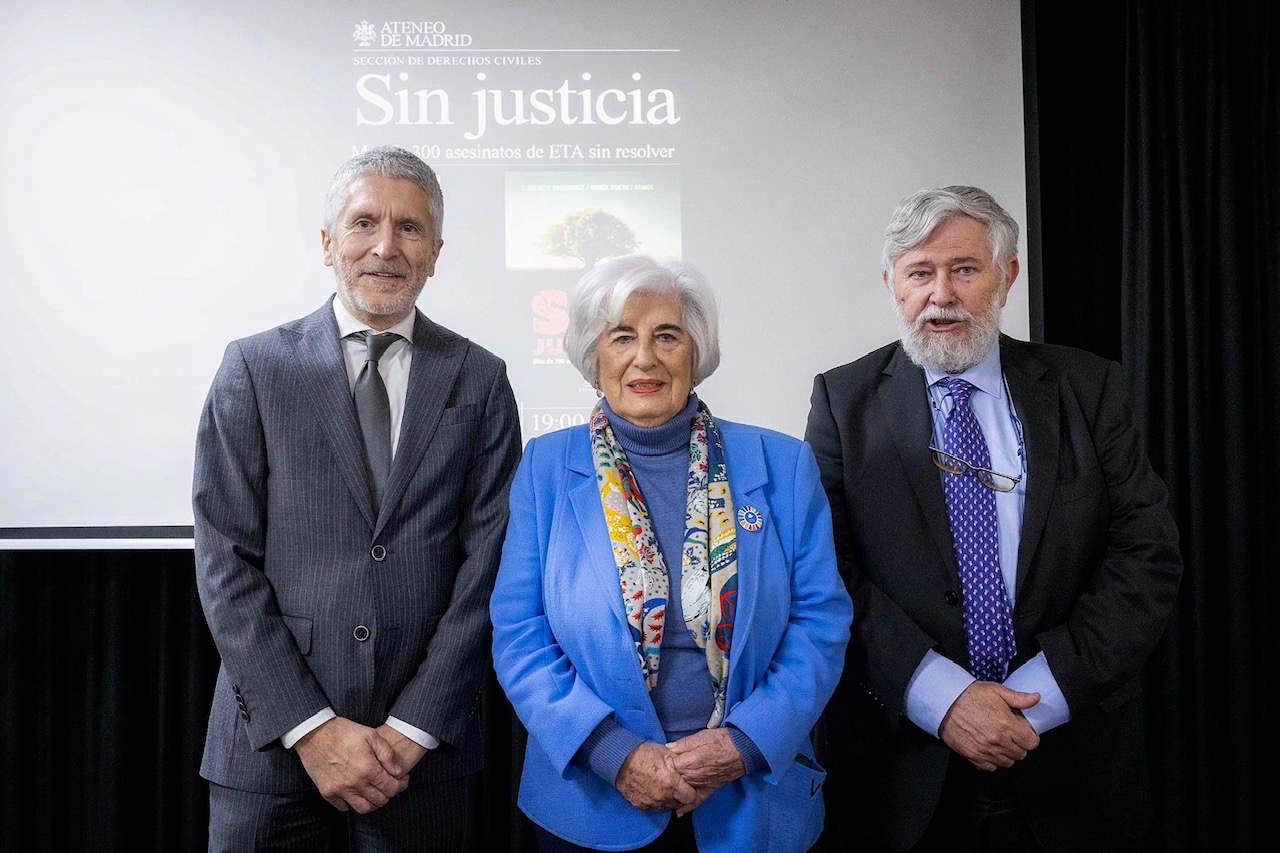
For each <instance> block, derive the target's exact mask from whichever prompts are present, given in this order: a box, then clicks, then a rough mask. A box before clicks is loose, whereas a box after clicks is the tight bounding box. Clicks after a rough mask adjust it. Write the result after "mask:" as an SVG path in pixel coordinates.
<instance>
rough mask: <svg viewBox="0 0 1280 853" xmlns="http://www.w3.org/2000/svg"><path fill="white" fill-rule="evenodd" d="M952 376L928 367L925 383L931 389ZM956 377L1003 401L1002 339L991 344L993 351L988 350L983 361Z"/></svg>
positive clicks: (997, 339)
mask: <svg viewBox="0 0 1280 853" xmlns="http://www.w3.org/2000/svg"><path fill="white" fill-rule="evenodd" d="M951 375H952V374H950V373H943V372H942V371H940V370H934V369H932V368H928V367H926V368H925V370H924V377H925V381H926V382H928V384H929V387H933V386H934V385H936V384H937V383H938V382H939V381H940V380H942V379H945V378H947V377H948V376H951ZM956 376H957V378H959V379H963V380H964V381H966V382H968V383H969V384H970V385H972V386H973V387H975V388H977V389H978V390H979V391H985V392H986V393H988V394H990V395H991V396H992V397H995V398H996V399H997V400H1000V399H1003V398H1004V374H1003V373H1002V372H1001V370H1000V339H999V338H998V337H997V338H996V340H995V342H994V343H992V344H991V349H989V350H987V354H986V355H984V356H983V357H982V360H981V361H979V362H978V363H977V364H975V365H974V366H973V367H970V368H969V369H968V370H966V371H965V372H964V373H960V374H956Z"/></svg>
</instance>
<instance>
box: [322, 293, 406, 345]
mask: <svg viewBox="0 0 1280 853" xmlns="http://www.w3.org/2000/svg"><path fill="white" fill-rule="evenodd" d="M417 315H418V311H417V309H414V310H413V311H410V312H409V316H408V317H405V318H404V319H403V320H401V321H400V322H399V323H396V324H395V325H394V326H392V327H391V328H390V329H384V330H383V331H387V332H395V333H396V334H397V335H399V336H400V337H402V338H404V339H405V340H406V341H408V342H409V343H413V324H414V322H415V321H416V320H417V318H418V317H417ZM333 316H334V317H335V318H336V319H337V321H338V337H339V338H345V337H347V335H352V334H355V333H356V332H364V331H369V332H374V331H376V330H375V329H373V328H371V327H370V326H368V325H366V324H365V323H362V322H360V321H359V320H357V319H356V318H355V317H353V316H351V312H350V311H348V310H347V306H345V305H343V304H342V300H341V299H339V298H337V297H336V296H335V297H334V298H333Z"/></svg>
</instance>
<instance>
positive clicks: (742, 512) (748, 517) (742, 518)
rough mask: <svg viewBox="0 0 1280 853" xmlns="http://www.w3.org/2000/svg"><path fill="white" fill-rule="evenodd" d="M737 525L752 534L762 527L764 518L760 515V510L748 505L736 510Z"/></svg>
mask: <svg viewBox="0 0 1280 853" xmlns="http://www.w3.org/2000/svg"><path fill="white" fill-rule="evenodd" d="M738 524H740V525H742V529H743V530H750V531H752V532H753V533H754V532H755V531H757V530H759V529H760V528H761V527H764V516H763V515H761V514H760V510H758V509H756V508H755V507H753V506H751V505H750V504H748V505H747V506H744V507H739V508H738Z"/></svg>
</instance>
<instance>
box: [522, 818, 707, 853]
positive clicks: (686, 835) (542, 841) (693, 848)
mask: <svg viewBox="0 0 1280 853" xmlns="http://www.w3.org/2000/svg"><path fill="white" fill-rule="evenodd" d="M533 831H534V834H535V835H537V837H538V853H591V848H589V847H580V846H578V845H577V844H574V843H573V842H572V841H565V840H564V839H563V838H561V837H560V836H558V835H555V834H553V833H550V832H547V831H546V830H545V829H543V828H542V827H540V826H538V825H537V824H534V825H533ZM634 849H635V850H637V851H640V853H698V842H697V840H696V839H695V838H694V837H693V817H692V816H690V815H685V816H684V817H681V818H678V817H676V816H675V815H672V816H671V823H669V824H667V828H666V829H664V830H663V831H662V834H661V835H659V836H658V837H657V838H655V839H654V840H653V841H650V842H649V843H648V844H646V845H645V846H643V847H636V848H634Z"/></svg>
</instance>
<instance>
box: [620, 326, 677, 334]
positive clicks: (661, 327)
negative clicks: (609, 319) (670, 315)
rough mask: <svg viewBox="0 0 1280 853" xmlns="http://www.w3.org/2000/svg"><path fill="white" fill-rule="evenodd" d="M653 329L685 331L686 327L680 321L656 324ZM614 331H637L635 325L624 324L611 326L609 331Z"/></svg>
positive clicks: (657, 330) (656, 330)
mask: <svg viewBox="0 0 1280 853" xmlns="http://www.w3.org/2000/svg"><path fill="white" fill-rule="evenodd" d="M653 330H654V331H655V332H672V331H674V332H683V331H684V327H683V326H681V325H679V324H678V323H661V324H659V325H657V326H654V328H653ZM613 332H635V327H634V326H623V325H617V326H611V327H610V328H609V333H610V334H612V333H613Z"/></svg>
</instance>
